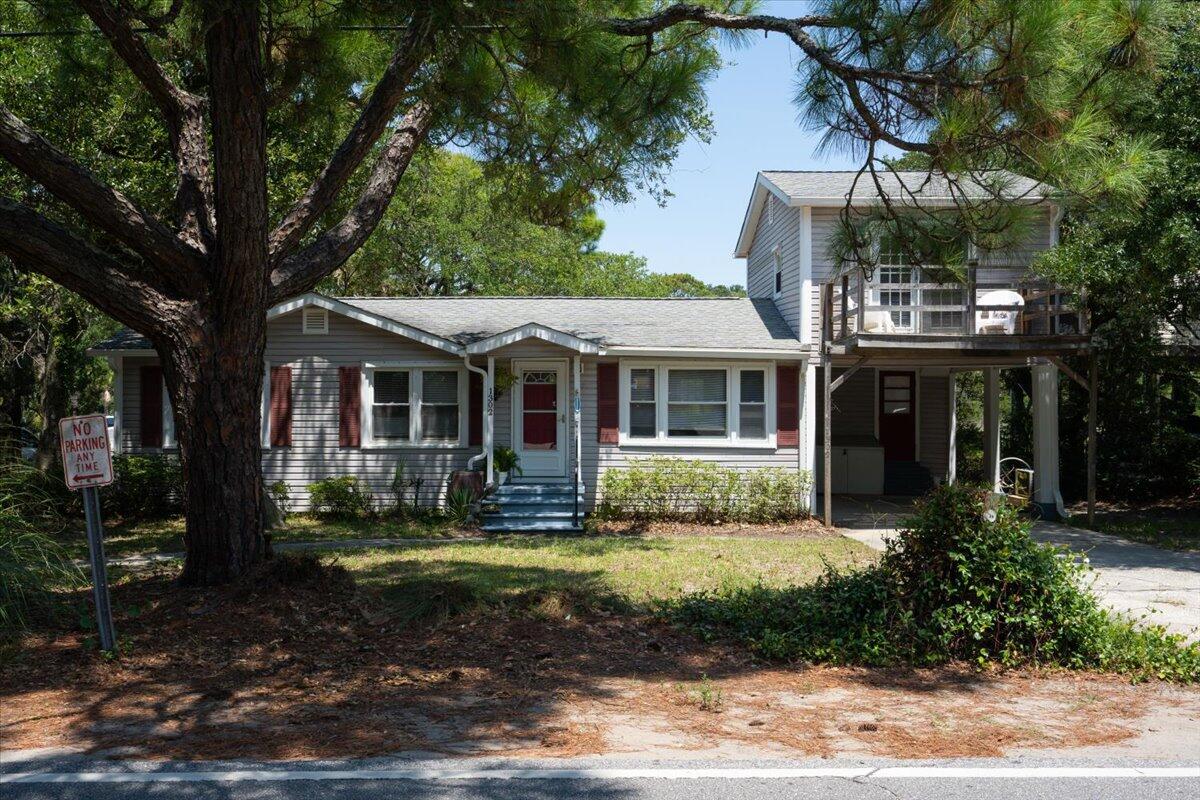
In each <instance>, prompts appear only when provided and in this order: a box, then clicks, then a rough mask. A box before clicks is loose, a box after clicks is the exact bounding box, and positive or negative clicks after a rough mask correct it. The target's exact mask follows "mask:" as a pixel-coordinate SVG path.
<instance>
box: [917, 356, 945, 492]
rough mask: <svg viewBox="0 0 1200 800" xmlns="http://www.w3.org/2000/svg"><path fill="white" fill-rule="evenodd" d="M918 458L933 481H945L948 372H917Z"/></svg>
mask: <svg viewBox="0 0 1200 800" xmlns="http://www.w3.org/2000/svg"><path fill="white" fill-rule="evenodd" d="M917 391H918V396H917V406H918V412H917V413H918V415H919V418H918V420H917V436H918V437H919V442H920V445H919V447H920V452H919V453H918V457H917V460H918V461H919V462H920V463H921V466H923V467H925V469H927V470H929V473H930V474H931V475H932V476H933V479H934V481H945V480H946V475H947V471H948V465H949V461H950V384H949V377H948V376H947V375H926V374H924V373H922V374H921V375H920V383H919V384H918V390H917Z"/></svg>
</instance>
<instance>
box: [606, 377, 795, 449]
mask: <svg viewBox="0 0 1200 800" xmlns="http://www.w3.org/2000/svg"><path fill="white" fill-rule="evenodd" d="M774 380H775V370H774V368H773V367H772V366H769V365H743V364H738V363H725V364H722V363H694V364H688V365H687V366H682V365H680V366H677V365H675V364H646V363H637V362H633V363H627V364H622V370H621V441H623V442H627V443H628V444H631V445H636V444H655V443H658V444H667V443H670V444H672V445H680V444H696V445H701V444H712V445H717V446H721V445H737V444H746V445H753V446H757V447H769V446H771V443H772V441H773V440H774V426H775V406H774V402H773V391H774Z"/></svg>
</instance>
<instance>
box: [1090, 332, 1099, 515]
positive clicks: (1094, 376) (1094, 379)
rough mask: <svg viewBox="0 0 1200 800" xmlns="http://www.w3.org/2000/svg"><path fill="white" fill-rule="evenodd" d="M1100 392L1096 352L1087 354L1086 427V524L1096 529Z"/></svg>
mask: <svg viewBox="0 0 1200 800" xmlns="http://www.w3.org/2000/svg"><path fill="white" fill-rule="evenodd" d="M1099 392H1100V370H1099V368H1098V367H1097V366H1096V354H1095V353H1094V352H1093V353H1091V354H1090V355H1089V356H1088V427H1087V524H1088V528H1089V529H1090V530H1095V529H1096V401H1097V399H1098V395H1099Z"/></svg>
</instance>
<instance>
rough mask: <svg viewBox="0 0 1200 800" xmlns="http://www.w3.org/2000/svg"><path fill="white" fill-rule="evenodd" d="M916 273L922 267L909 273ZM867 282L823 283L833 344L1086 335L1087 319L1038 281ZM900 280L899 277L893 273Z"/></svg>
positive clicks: (858, 278) (847, 278)
mask: <svg viewBox="0 0 1200 800" xmlns="http://www.w3.org/2000/svg"><path fill="white" fill-rule="evenodd" d="M910 272H911V274H912V275H913V276H918V275H919V270H916V269H913V270H911V271H910ZM974 273H975V270H974V269H973V268H972V269H970V270H968V278H967V282H966V283H965V284H963V283H957V282H956V283H930V282H921V281H919V280H914V281H913V282H895V281H890V280H885V281H882V282H881V281H880V280H878V279H875V280H863V279H862V273H861V272H858V271H855V272H854V273H852V274H847V275H843V276H841V277H840V278H838V279H836V280H834V281H832V282H830V283H826V284H824V285H823V286H822V297H821V299H822V330H823V331H824V332H825V336H824V338H825V339H826V340H827V341H838V340H841V339H845V338H847V337H850V336H855V335H857V334H860V333H862V334H899V335H903V334H935V335H936V334H942V335H950V336H996V335H1001V336H1067V335H1077V334H1086V333H1087V320H1086V316H1085V315H1084V314H1082V313H1080V311H1079V309H1078V308H1077V307H1075V306H1073V305H1071V303H1070V299H1071V298H1070V295H1069V294H1068V293H1067V292H1066V291H1065V290H1063V289H1061V288H1057V287H1054V286H1051V285H1049V284H1047V283H1040V282H1037V281H1033V280H1022V281H1017V282H1015V283H1006V284H1000V283H976V282H975V280H974ZM888 277H894V276H888Z"/></svg>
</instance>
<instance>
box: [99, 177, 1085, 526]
mask: <svg viewBox="0 0 1200 800" xmlns="http://www.w3.org/2000/svg"><path fill="white" fill-rule="evenodd" d="M905 174H906V173H902V174H901V175H902V176H903V175H905ZM910 176H911V178H912V180H913V181H914V185H916V182H917V181H918V180H919V179H918V176H917V175H916V174H910ZM853 177H854V173H839V172H819V173H809V172H763V173H759V175H758V176H757V178H756V180H755V184H754V189H753V192H752V196H751V199H750V203H749V207H748V209H747V212H746V215H745V219H744V221H743V225H742V229H741V233H740V235H739V237H738V242H737V246H736V251H735V252H736V255H737V256H739V257H742V258H744V259H745V260H746V284H747V288H748V294H749V297H747V298H713V299H695V298H686V299H685V298H672V299H642V298H616V297H599V298H576V297H420V298H388V297H326V296H324V295H320V294H311V293H310V294H306V295H303V296H300V297H296V298H293V299H291V300H289V301H287V302H284V303H281V304H280V305H278V306H276V307H275V308H273V309H272V310H271V312H270V319H269V323H268V331H267V348H266V359H265V363H264V364H263V371H264V381H263V398H262V409H263V435H262V447H263V468H264V472H265V478H266V480H267V482H269V483H270V482H275V481H278V480H283V481H286V482H287V484H288V486H289V488H290V493H291V499H292V501H293V505H294V507H297V508H304V507H305V506H306V504H307V502H308V494H307V488H306V487H307V485H308V483H310V482H311V481H314V480H316V479H319V478H325V477H330V476H336V475H356V476H358V477H359V478H360V479H361V480H362V481H363V482H364V483H365V484H366V485H367V487H369V488H370V489H371V490H372V491H375V492H377V493H379V494H381V495H386V494H388V492H389V487H390V484H391V480H392V476H393V474H394V471H395V468H396V466H397V465H398V464H399V463H401V462H403V464H404V467H405V470H406V473H407V474H408V475H410V476H414V477H422V478H424V479H425V480H424V482H423V484H422V490H421V491H422V497H421V498H420V499H421V501H422V502H424V503H438V502H441V501H442V499H443V498H444V493H445V491H446V487H447V478H448V476H449V475H450V473H451V472H453V471H455V470H463V469H468V468H473V467H474V468H483V469H484V470H485V474H486V475H489V476H491V475H493V469H492V466H493V465H492V460H491V456H492V452H493V446H509V447H512V448H513V449H514V450H516V451H517V453H518V455H519V457H520V464H521V468H522V470H523V474H522V475H521V476H520V477H519V478H516V479H515V481H514V484H515V485H514V487H513V488H512V490H511V491H512V492H513V493H514V494H513V495H511V496H510V497H511V498H512V499H513V500H514V502H515V503H517V504H518V505H519V506H520V507H519V508H517V507H516V506H513V507H510V508H507V509H506V513H504V514H502V515H501V517H498V518H496V519H494V520H491V523H490V524H492V525H493V527H503V528H507V529H521V528H553V527H566V528H571V527H575V525H576V524H577V522H578V519H577V518H576V516H575V515H574V513H573V511H572V512H571V513H567V506H568V505H569V504H573V503H574V502H575V499H576V498H578V500H579V502H580V504H581V507H582V508H583V509H585V510H586V509H590V508H592V507H594V505H595V503H596V502H597V499H598V497H597V491H598V487H600V485H601V478H602V476H603V475H604V473H605V472H606V471H608V470H619V469H622V468H624V467H625V466H626V465H628V464H629V463H630V462H631V461H633V460H635V459H638V458H642V457H646V456H651V455H671V456H680V457H687V458H696V459H709V460H713V461H716V462H719V463H721V464H723V465H725V466H730V467H736V468H737V469H741V470H752V469H755V468H759V467H781V468H784V469H787V470H807V471H809V472H811V473H812V474H813V475H815V476H816V480H815V481H814V488H813V492H812V494H811V496H810V497H809V498H808V501H809V503H810V504H811V507H814V508H815V507H816V495H817V492H818V491H819V490H822V487H824V486H825V485H826V476H825V469H824V464H825V463H826V459H825V458H824V455H825V450H826V448H825V447H824V446H823V443H824V418H825V410H824V409H825V405H826V403H825V397H827V396H828V397H830V398H832V399H831V401H830V404H829V405H830V413H829V419H830V425H829V428H830V440H829V448H828V449H829V458H828V463H830V465H831V466H830V475H829V477H828V486H829V488H830V490H831V491H832V492H834V493H837V492H849V493H856V494H885V493H886V494H905V493H908V494H911V493H916V492H920V491H923V490H924V489H926V488H928V486H930V485H931V484H932V483H934V482H937V481H947V480H953V479H954V462H955V456H954V428H955V424H954V397H953V386H954V382H953V380H952V377H953V375H954V373H955V372H957V371H962V370H982V371H983V372H984V374H985V376H986V377H987V381H986V384H987V386H988V390H989V394H988V402H987V403H985V406H986V409H985V410H986V411H987V415H986V416H987V424H986V427H987V438H988V441H989V442H990V444H989V446H988V454H987V463H988V468H989V469H990V470H991V471H992V474H993V475H995V479H996V482H997V483H998V482H999V481H1000V475H999V470H1000V466H999V462H1000V454H999V445H998V443H999V435H998V431H999V428H998V415H997V411H996V409H997V408H998V384H997V379H996V375H997V370H999V369H1001V368H1011V367H1023V366H1032V367H1033V369H1034V371H1035V386H1036V387H1037V393H1038V397H1037V398H1036V401H1035V404H1034V409H1035V428H1036V432H1035V433H1036V436H1035V438H1036V439H1037V447H1036V452H1035V461H1036V462H1037V463H1035V464H1034V465H1033V469H1034V471H1035V475H1036V487H1035V489H1036V499H1037V500H1038V502H1041V503H1043V504H1044V505H1046V506H1047V507H1048V508H1053V507H1054V506H1056V505H1057V504H1058V502H1059V501H1058V499H1057V492H1058V486H1057V391H1056V386H1057V379H1058V378H1057V367H1056V366H1055V363H1056V362H1057V363H1061V362H1058V356H1060V355H1062V354H1065V353H1069V352H1076V351H1078V350H1079V349H1081V348H1083V347H1086V346H1087V341H1088V339H1087V337H1086V335H1085V334H1084V332H1082V331H1080V330H1079V327H1080V326H1079V324H1078V320H1076V319H1075V318H1074V317H1071V316H1068V315H1067V314H1066V313H1065V312H1063V311H1062V309H1061V308H1060V307H1059V306H1058V305H1056V304H1055V305H1049V304H1048V303H1049V302H1050V301H1048V300H1046V298H1047V297H1051V298H1052V297H1053V295H1048V294H1047V293H1046V292H1045V291H1040V293H1037V292H1035V289H1034V286H1035V285H1034V283H1033V282H1032V281H1030V280H1029V276H1028V275H1027V274H1026V272H1027V269H1026V268H1027V266H1028V264H1029V263H1030V261H1031V260H1032V258H1033V257H1034V255H1036V253H1037V252H1038V251H1039V250H1041V249H1044V248H1047V247H1050V246H1051V245H1053V244H1054V242H1055V241H1056V237H1057V220H1058V217H1059V213H1058V209H1057V206H1056V205H1055V204H1054V203H1052V202H1051V201H1050V200H1049V199H1048V198H1047V197H1046V196H1044V194H1041V193H1038V192H1036V191H1033V190H1032V188H1031V187H1030V186H1028V185H1027V184H1022V187H1023V188H1022V190H1021V194H1020V195H1019V196H1015V197H1014V200H1013V202H1026V203H1031V204H1033V205H1034V206H1035V211H1036V213H1037V214H1038V215H1040V216H1039V217H1038V219H1040V220H1041V221H1040V222H1039V223H1038V224H1037V225H1036V226H1035V227H1034V230H1033V232H1032V233H1031V235H1030V237H1029V241H1028V242H1027V244H1026V245H1025V246H1023V247H1021V248H1017V249H1015V250H1013V251H1011V252H1006V253H986V254H984V253H980V254H976V259H975V260H974V261H973V262H972V266H971V268H970V270H969V278H968V281H967V283H969V284H970V285H963V284H936V283H932V282H930V280H929V279H928V278H927V277H926V276H925V275H923V273H924V270H922V269H918V268H915V267H910V266H907V265H906V264H905V263H904V258H903V255H902V254H900V253H896V252H890V251H889V249H888V247H887V245H886V243H881V249H880V256H879V266H878V267H877V268H876V269H875V270H874V272H873V274H871V275H866V276H864V275H863V274H862V273H861V272H860V271H857V270H851V269H850V268H849V267H847V266H845V265H840V264H837V263H834V261H833V259H832V257H831V256H830V247H829V242H830V240H831V238H832V237H833V234H834V227H835V224H836V221H837V216H838V214H839V211H840V209H841V208H842V207H843V206H844V205H845V203H846V197H847V193H848V192H849V190H850V188H849V187H850V186H851V183H852V179H853ZM861 186H862V184H861V183H860V188H859V189H858V190H857V191H862V188H861ZM856 202H857V200H856ZM871 202H876V200H875V199H874V198H872V197H869V196H868V197H864V199H863V201H862V203H863V204H864V205H865V204H869V203H871ZM921 202H929V203H932V204H945V203H948V202H950V198H949V197H948V195H945V196H939V195H938V193H937V185H936V183H931V184H928V185H927V186H926V190H925V194H924V195H922V197H921ZM996 291H1008V292H1009V294H1010V295H1012V294H1013V293H1017V294H1018V295H1019V297H1018V300H1021V301H1022V302H1021V303H1020V304H1019V305H1011V306H1010V305H1009V304H1008V303H1005V304H1004V305H1003V306H995V305H989V302H994V301H989V300H988V298H994V297H1000V296H1001V295H993V294H989V292H996ZM1039 298H1040V302H1042V305H1043V306H1044V310H1043V311H1041V312H1038V313H1037V314H1035V313H1033V309H1034V308H1035V307H1038V303H1039ZM1013 302H1014V303H1015V302H1017V301H1013ZM993 317H995V318H993ZM1039 319H1040V320H1042V322H1041V323H1037V324H1040V325H1042V327H1036V326H1035V323H1036V322H1037V320H1039ZM92 352H93V353H94V354H95V355H99V356H104V357H106V358H108V359H109V360H110V361H111V363H112V365H113V367H114V370H115V374H116V380H115V386H114V392H113V393H114V398H115V416H116V433H115V438H116V443H117V445H116V446H117V449H118V450H119V451H121V452H170V450H171V449H172V447H173V436H172V430H173V428H174V421H173V417H172V413H171V410H170V403H169V402H168V400H167V398H166V396H165V392H164V389H163V382H162V376H161V372H160V370H159V367H158V358H157V355H156V354H155V352H154V351H153V350H152V349H151V348H150V345H149V343H148V342H147V341H146V340H145V339H143V338H142V337H140V336H138V335H137V334H134V333H131V332H122V333H121V334H119V335H117V336H115V337H113V338H112V339H110V340H108V341H106V342H104V343H102V344H101V345H99V346H98V347H96V348H95V349H94V350H93V351H92ZM827 371H828V372H829V376H830V379H829V380H826V378H825V373H826V372H827ZM819 387H824V388H823V390H819ZM543 510H544V511H545V513H544V514H540V512H541V511H543ZM539 514H540V515H539Z"/></svg>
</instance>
